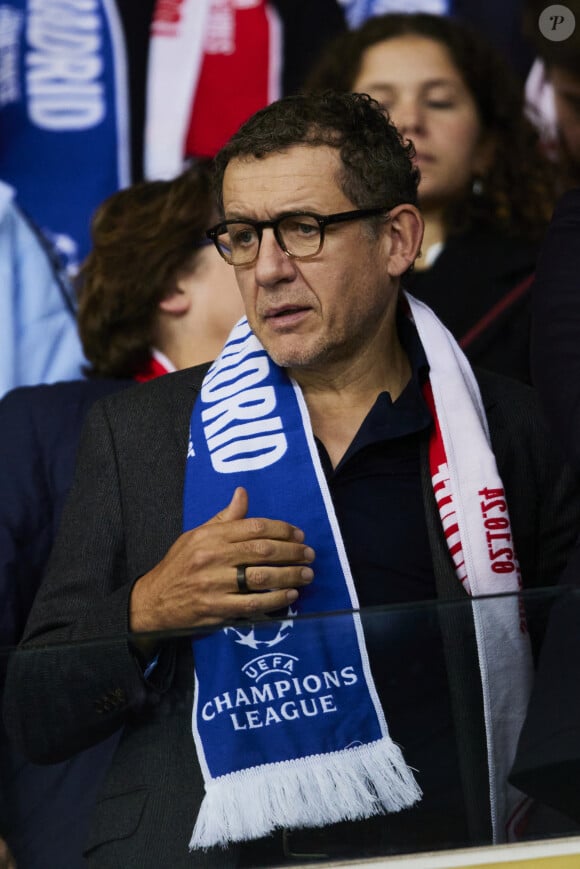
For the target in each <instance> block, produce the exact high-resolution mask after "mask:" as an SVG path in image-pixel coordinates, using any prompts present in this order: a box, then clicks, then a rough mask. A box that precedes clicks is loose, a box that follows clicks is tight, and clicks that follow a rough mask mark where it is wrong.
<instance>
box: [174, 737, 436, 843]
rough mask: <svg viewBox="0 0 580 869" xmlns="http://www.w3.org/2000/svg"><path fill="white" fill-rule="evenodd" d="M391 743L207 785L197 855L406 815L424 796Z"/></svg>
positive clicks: (197, 832) (359, 747)
mask: <svg viewBox="0 0 580 869" xmlns="http://www.w3.org/2000/svg"><path fill="white" fill-rule="evenodd" d="M421 795H422V794H421V790H420V788H419V786H418V785H417V782H416V781H415V778H414V776H413V773H412V772H411V770H410V769H409V767H408V766H407V764H406V763H405V760H404V758H403V755H402V753H401V750H400V749H399V747H398V746H396V745H395V744H394V743H393V742H392V741H391V740H390V738H389V737H386V738H382V739H379V740H377V741H376V742H372V743H369V744H366V745H357V746H354V747H352V748H348V749H345V750H343V751H335V752H332V753H329V754H317V755H312V756H310V757H305V758H300V759H299V760H290V761H282V762H280V763H271V764H265V765H263V766H258V767H252V768H250V769H245V770H242V771H240V772H235V773H230V774H229V775H225V776H221V777H219V778H216V779H212V780H211V781H208V782H206V795H205V797H204V799H203V802H202V804H201V808H200V810H199V815H198V817H197V821H196V824H195V829H194V831H193V835H192V837H191V842H190V843H189V847H190V849H194V848H210V847H212V846H213V845H221V846H222V847H225V846H226V845H228V844H229V843H230V842H242V841H246V840H249V839H259V838H260V837H262V836H267V835H268V834H269V833H271V832H272V831H273V830H275V829H281V828H289V829H290V828H297V827H323V826H326V825H327V824H335V823H338V822H339V821H356V820H360V819H361V818H368V817H371V816H372V815H380V814H384V813H386V812H398V811H400V810H401V809H405V808H408V807H409V806H412V805H413V804H414V803H416V802H417V800H419V799H420V798H421Z"/></svg>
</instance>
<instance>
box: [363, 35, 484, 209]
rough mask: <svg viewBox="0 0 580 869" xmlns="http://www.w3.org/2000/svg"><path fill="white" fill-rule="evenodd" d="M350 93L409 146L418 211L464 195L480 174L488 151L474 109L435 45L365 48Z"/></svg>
mask: <svg viewBox="0 0 580 869" xmlns="http://www.w3.org/2000/svg"><path fill="white" fill-rule="evenodd" d="M352 90H353V91H357V92H361V93H368V94H370V96H372V97H374V99H376V100H377V101H378V102H379V103H380V104H381V105H382V106H383V107H384V108H385V109H386V110H387V111H388V112H389V115H390V117H391V119H392V121H393V123H394V124H395V126H396V127H397V128H398V130H399V132H400V133H401V134H402V135H403V137H404V138H407V139H411V141H412V142H413V144H414V146H415V150H416V152H417V158H416V162H417V165H418V167H419V169H420V170H421V183H420V185H419V200H420V205H421V208H422V210H424V211H425V210H429V209H430V208H444V207H445V206H447V205H448V204H449V203H451V202H453V201H456V200H457V199H458V198H461V197H462V196H464V195H466V194H467V192H468V191H469V190H470V187H471V183H472V180H473V177H474V176H476V175H482V174H483V173H484V172H485V169H486V166H487V163H488V159H489V156H490V153H489V151H490V149H489V145H488V143H487V140H486V137H485V135H484V131H483V129H482V125H481V122H480V119H479V115H478V111H477V106H476V104H475V101H474V99H473V97H472V96H471V93H470V92H469V90H468V89H467V86H466V85H465V83H464V81H463V79H462V77H461V75H460V73H459V71H458V70H457V68H456V67H455V66H454V64H453V62H452V60H451V57H450V55H449V53H448V51H447V49H446V47H445V46H444V45H442V44H441V43H439V42H437V41H435V40H433V39H430V38H428V37H424V36H417V35H405V36H399V37H395V38H393V39H388V40H385V41H383V42H379V43H377V44H376V45H373V46H371V47H370V48H368V49H367V50H366V52H365V53H364V55H363V59H362V64H361V68H360V71H359V74H358V76H357V78H356V80H355V82H354V84H353V87H352Z"/></svg>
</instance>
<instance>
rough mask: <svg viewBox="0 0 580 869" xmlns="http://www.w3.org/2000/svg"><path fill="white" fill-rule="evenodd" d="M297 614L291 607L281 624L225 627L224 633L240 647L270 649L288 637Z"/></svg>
mask: <svg viewBox="0 0 580 869" xmlns="http://www.w3.org/2000/svg"><path fill="white" fill-rule="evenodd" d="M297 615H298V612H294V610H293V609H292V607H288V612H287V614H286V616H287V618H286V619H284V621H281V622H268V623H267V624H264V626H263V627H262V626H258V628H257V630H256V625H250V626H248V628H243V627H240V626H239V625H236V627H235V628H234V627H231V626H230V627H227V628H224V633H225V634H229V635H231V636H232V637H233V639H234V642H235V643H237V644H238V645H240V646H247V648H249V649H254V650H257V649H261V648H266V649H272V648H274V647H275V646H278V645H279V644H280V643H282V642H283V641H284V640H285V639H286V638H287V637H288V635H289V633H290V631H291V630H292V628H293V627H294V617H295V616H297ZM258 637H259V639H258Z"/></svg>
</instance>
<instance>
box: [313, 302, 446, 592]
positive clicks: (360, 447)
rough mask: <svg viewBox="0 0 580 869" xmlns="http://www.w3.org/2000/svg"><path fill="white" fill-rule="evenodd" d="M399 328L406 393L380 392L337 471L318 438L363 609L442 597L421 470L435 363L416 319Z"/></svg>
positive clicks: (401, 321) (404, 319)
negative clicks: (428, 383) (425, 391)
mask: <svg viewBox="0 0 580 869" xmlns="http://www.w3.org/2000/svg"><path fill="white" fill-rule="evenodd" d="M398 329H399V337H400V340H401V344H402V346H403V349H404V350H405V351H406V353H407V356H408V358H409V361H410V363H411V369H412V376H411V379H410V381H409V383H408V384H407V386H406V387H405V389H404V390H403V392H402V393H401V395H400V396H399V397H398V399H397V400H396V401H395V402H392V401H391V396H390V395H389V393H388V392H382V393H380V395H379V396H378V398H377V400H376V402H375V404H374V405H373V407H372V408H371V409H370V411H369V413H368V414H367V416H366V418H365V420H364V421H363V423H362V425H361V427H360V429H359V430H358V432H357V434H356V436H355V438H354V440H353V441H352V443H351V445H350V447H349V448H348V450H347V452H346V453H345V455H344V456H343V458H342V459H341V461H340V463H339V464H338V465H337V466H336V468H334V469H333V467H332V464H331V462H330V459H329V457H328V453H327V452H326V449H325V448H324V445H323V444H322V443H321V442H320V441H317V445H318V451H319V455H320V458H321V462H322V467H323V469H324V473H325V475H326V479H327V482H328V486H329V489H330V494H331V497H332V502H333V504H334V509H335V511H336V516H337V519H338V524H339V526H340V530H341V533H342V537H343V540H344V545H345V548H346V552H347V555H348V560H349V563H350V567H351V571H352V574H353V578H354V582H355V586H356V590H357V594H358V598H359V602H360V605H361V607H367V606H378V605H382V604H391V603H402V602H407V601H418V600H426V599H429V598H434V597H435V594H436V592H435V577H434V574H433V565H432V558H431V550H430V548H429V540H428V536H427V526H426V522H425V509H424V506H423V495H422V491H421V469H420V443H421V441H422V440H423V439H424V438H425V437H426V436H427V435H428V432H429V430H430V428H431V425H432V418H431V412H430V411H429V409H428V407H427V405H426V403H425V400H424V398H423V395H422V392H421V386H422V384H423V383H424V381H425V379H426V378H427V376H428V372H429V366H428V364H427V360H426V357H425V353H424V351H423V347H422V346H421V343H420V341H419V336H418V335H417V331H416V329H415V327H414V326H413V324H412V323H411V321H410V320H409V319H408V318H407V317H400V319H399V323H398Z"/></svg>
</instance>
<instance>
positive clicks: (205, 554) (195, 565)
mask: <svg viewBox="0 0 580 869" xmlns="http://www.w3.org/2000/svg"><path fill="white" fill-rule="evenodd" d="M211 560H212V554H211V552H210V551H209V550H208V549H206V548H205V547H204V546H198V547H196V548H195V549H194V550H193V551H192V552H191V555H190V562H189V563H190V565H191V567H192V569H193V570H195V571H198V570H204V569H205V568H206V567H207V566H208V565H209V564H210V563H211Z"/></svg>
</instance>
